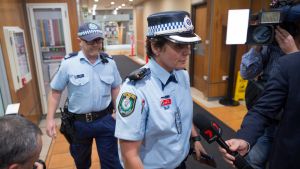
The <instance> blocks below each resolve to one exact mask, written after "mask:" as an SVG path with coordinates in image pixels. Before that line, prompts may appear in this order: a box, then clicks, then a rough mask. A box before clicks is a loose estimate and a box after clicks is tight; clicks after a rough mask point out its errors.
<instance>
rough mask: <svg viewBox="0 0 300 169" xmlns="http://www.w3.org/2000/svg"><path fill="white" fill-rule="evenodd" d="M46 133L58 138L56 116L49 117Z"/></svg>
mask: <svg viewBox="0 0 300 169" xmlns="http://www.w3.org/2000/svg"><path fill="white" fill-rule="evenodd" d="M46 121H47V126H46V127H47V128H46V133H47V135H48V136H49V137H52V138H56V124H55V120H54V118H47V119H46Z"/></svg>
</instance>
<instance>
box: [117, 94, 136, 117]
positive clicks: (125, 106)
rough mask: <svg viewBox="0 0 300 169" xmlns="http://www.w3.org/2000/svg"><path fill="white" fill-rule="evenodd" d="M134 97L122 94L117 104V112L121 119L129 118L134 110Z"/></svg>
mask: <svg viewBox="0 0 300 169" xmlns="http://www.w3.org/2000/svg"><path fill="white" fill-rule="evenodd" d="M135 103H136V95H134V94H132V93H129V92H126V93H123V94H122V96H121V99H120V101H119V104H118V110H119V113H120V115H121V116H122V117H127V116H129V115H130V114H131V113H132V112H133V111H134V108H135Z"/></svg>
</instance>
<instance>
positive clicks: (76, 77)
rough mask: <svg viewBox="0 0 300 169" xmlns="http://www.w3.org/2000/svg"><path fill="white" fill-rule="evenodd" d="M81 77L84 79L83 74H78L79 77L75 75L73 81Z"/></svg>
mask: <svg viewBox="0 0 300 169" xmlns="http://www.w3.org/2000/svg"><path fill="white" fill-rule="evenodd" d="M83 77H84V74H80V75H76V76H75V79H79V78H83Z"/></svg>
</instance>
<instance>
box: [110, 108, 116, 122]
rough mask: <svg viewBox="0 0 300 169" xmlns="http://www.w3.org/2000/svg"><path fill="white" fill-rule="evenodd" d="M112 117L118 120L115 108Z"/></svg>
mask: <svg viewBox="0 0 300 169" xmlns="http://www.w3.org/2000/svg"><path fill="white" fill-rule="evenodd" d="M111 117H112V118H113V119H115V120H116V111H115V110H113V113H112V114H111Z"/></svg>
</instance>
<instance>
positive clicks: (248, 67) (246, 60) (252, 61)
mask: <svg viewBox="0 0 300 169" xmlns="http://www.w3.org/2000/svg"><path fill="white" fill-rule="evenodd" d="M263 57H266V56H265V55H264V47H262V46H254V47H252V48H251V49H250V50H249V51H248V52H247V53H245V54H244V55H243V57H242V61H241V65H240V73H241V76H242V77H243V78H244V79H248V80H249V79H254V78H255V77H256V76H257V75H259V74H260V73H261V72H262V70H263Z"/></svg>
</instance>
